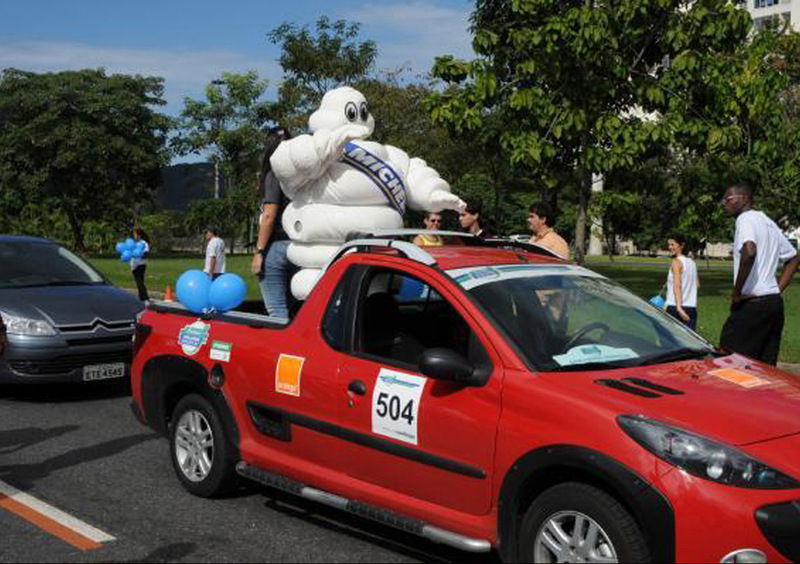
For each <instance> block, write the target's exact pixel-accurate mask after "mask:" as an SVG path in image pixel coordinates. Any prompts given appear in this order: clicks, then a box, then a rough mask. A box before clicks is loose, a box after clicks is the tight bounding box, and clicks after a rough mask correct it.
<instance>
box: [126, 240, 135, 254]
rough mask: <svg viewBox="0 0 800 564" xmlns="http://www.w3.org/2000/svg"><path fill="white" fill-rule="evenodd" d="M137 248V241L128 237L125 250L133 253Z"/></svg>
mask: <svg viewBox="0 0 800 564" xmlns="http://www.w3.org/2000/svg"><path fill="white" fill-rule="evenodd" d="M135 247H136V241H134V240H133V239H131V238H130V237H128V238H127V239H125V250H126V251H132V250H133V249H134V248H135Z"/></svg>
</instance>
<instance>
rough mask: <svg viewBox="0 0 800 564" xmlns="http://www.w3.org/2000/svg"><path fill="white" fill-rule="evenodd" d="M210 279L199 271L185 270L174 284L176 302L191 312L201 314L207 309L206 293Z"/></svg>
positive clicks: (209, 285) (209, 287)
mask: <svg viewBox="0 0 800 564" xmlns="http://www.w3.org/2000/svg"><path fill="white" fill-rule="evenodd" d="M210 289H211V278H209V277H208V274H206V273H205V272H203V271H201V270H187V271H186V272H184V273H183V274H181V277H180V278H178V283H177V284H175V294H176V295H177V296H178V301H179V302H180V303H182V304H183V305H184V307H186V309H188V310H189V311H191V312H194V313H203V312H205V311H206V310H208V309H209V304H208V292H209V290H210Z"/></svg>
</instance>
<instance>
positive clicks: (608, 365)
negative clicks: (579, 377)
mask: <svg viewBox="0 0 800 564" xmlns="http://www.w3.org/2000/svg"><path fill="white" fill-rule="evenodd" d="M631 360H634V359H626V360H622V361H619V362H602V361H595V362H581V363H576V364H568V365H566V366H560V365H559V366H556V367H554V368H551V369H549V370H548V372H571V371H573V370H612V369H615V368H628V367H630V366H633V365H632V364H630V361H631Z"/></svg>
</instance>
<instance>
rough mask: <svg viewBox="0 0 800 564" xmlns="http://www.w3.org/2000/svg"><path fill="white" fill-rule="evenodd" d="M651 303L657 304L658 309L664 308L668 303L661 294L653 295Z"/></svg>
mask: <svg viewBox="0 0 800 564" xmlns="http://www.w3.org/2000/svg"><path fill="white" fill-rule="evenodd" d="M650 303H651V304H653V305H654V306H656V307H657V308H658V309H664V306H665V305H666V304H667V300H665V299H664V297H663V296H661V295H660V294H659V295H658V296H653V297H652V298H650Z"/></svg>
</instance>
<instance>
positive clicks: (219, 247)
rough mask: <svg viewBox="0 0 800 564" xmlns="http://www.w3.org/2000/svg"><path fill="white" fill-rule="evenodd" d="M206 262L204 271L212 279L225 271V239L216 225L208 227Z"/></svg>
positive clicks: (206, 232) (206, 233)
mask: <svg viewBox="0 0 800 564" xmlns="http://www.w3.org/2000/svg"><path fill="white" fill-rule="evenodd" d="M205 236H206V241H208V245H206V264H205V267H204V268H203V272H205V273H206V274H208V275H209V276H210V277H211V279H212V280H215V279H217V278H218V277H220V276H222V275H223V274H224V273H225V241H223V240H222V238H221V237H220V236H219V235H218V233H217V229H216V227H206V229H205Z"/></svg>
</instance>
